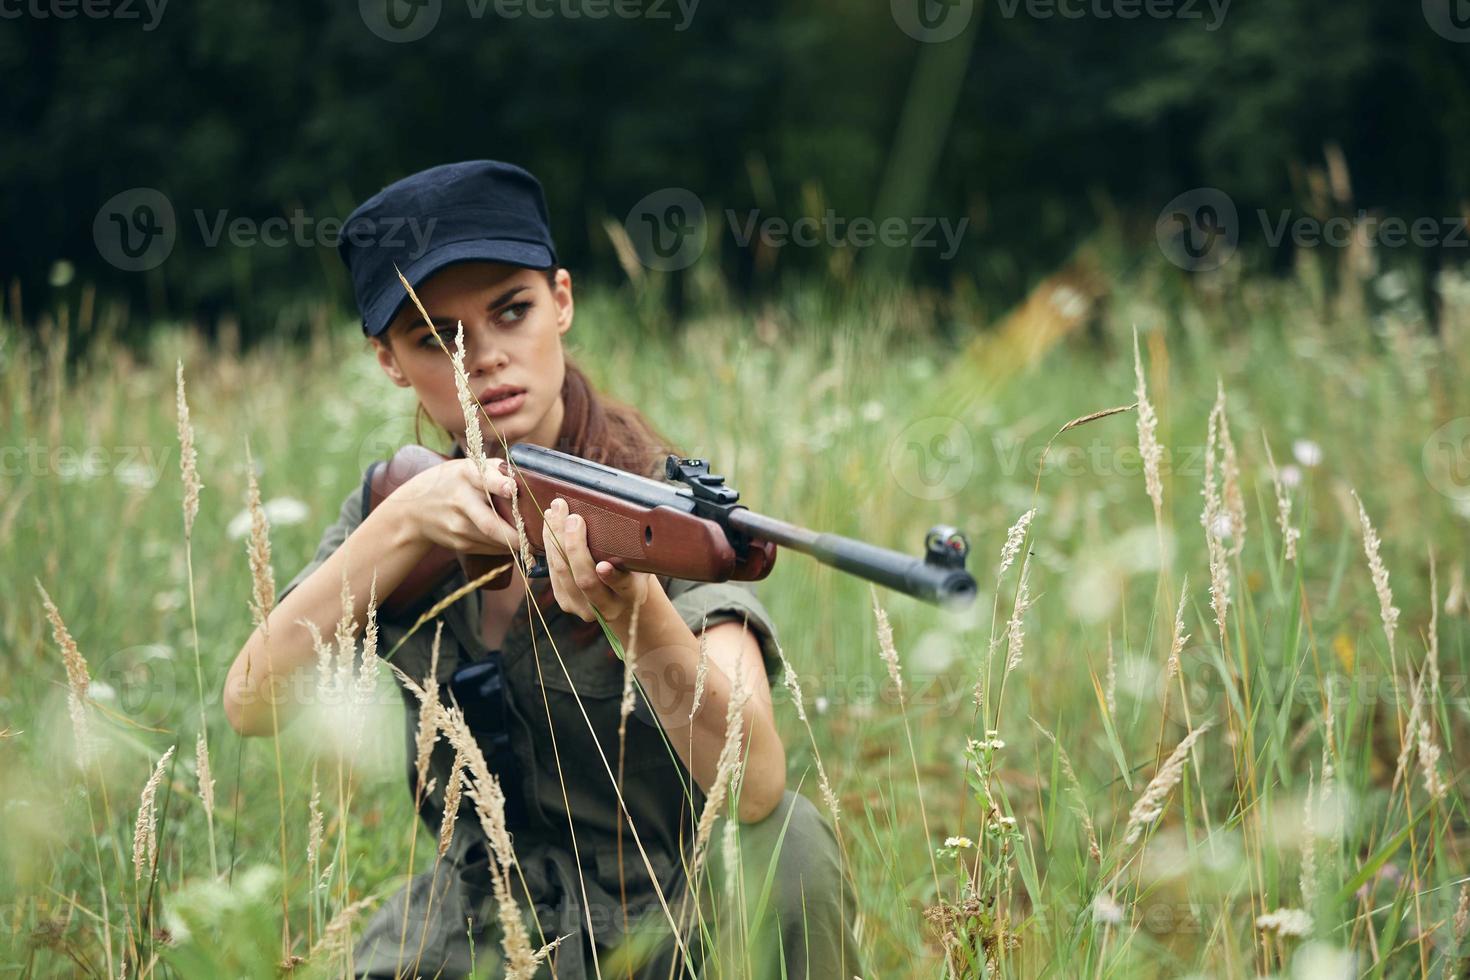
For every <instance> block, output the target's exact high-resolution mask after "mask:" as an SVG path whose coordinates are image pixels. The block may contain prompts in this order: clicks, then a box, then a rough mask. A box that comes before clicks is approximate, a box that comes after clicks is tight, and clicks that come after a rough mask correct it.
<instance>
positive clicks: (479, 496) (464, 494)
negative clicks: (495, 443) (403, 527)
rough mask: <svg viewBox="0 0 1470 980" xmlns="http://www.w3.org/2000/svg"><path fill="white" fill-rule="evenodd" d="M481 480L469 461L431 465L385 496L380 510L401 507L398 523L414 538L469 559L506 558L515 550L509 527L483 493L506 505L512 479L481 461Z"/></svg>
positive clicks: (492, 462) (516, 538) (493, 461)
mask: <svg viewBox="0 0 1470 980" xmlns="http://www.w3.org/2000/svg"><path fill="white" fill-rule="evenodd" d="M487 462H488V463H489V465H488V466H487V467H486V473H485V477H486V478H485V479H484V480H483V481H482V480H481V478H480V473H479V471H478V469H476V467H475V464H474V462H473V461H472V460H468V459H451V460H449V461H448V462H444V463H440V464H439V465H438V466H431V467H430V468H429V469H427V470H425V471H424V472H422V473H420V474H418V475H417V476H415V477H414V478H413V479H411V480H409V481H407V482H406V483H404V484H403V486H401V487H399V488H398V489H397V490H396V491H394V492H393V493H392V494H390V495H389V496H388V497H387V498H386V499H385V500H384V502H383V503H384V505H390V504H395V503H396V504H399V505H401V506H402V507H403V515H404V520H406V521H408V522H409V524H410V526H411V527H412V528H413V531H414V534H415V536H417V537H419V538H422V539H423V540H426V541H429V542H431V543H433V544H436V545H439V546H440V547H442V548H448V549H449V550H450V551H455V552H460V553H464V554H472V555H510V554H514V553H516V552H517V551H519V550H520V535H519V534H518V533H517V532H516V529H515V525H514V524H508V523H506V522H505V521H504V520H502V519H501V517H500V515H499V514H498V513H497V512H496V510H495V508H494V507H493V506H491V504H490V501H489V500H488V499H486V493H487V491H488V492H489V493H490V494H493V495H494V496H497V497H504V498H505V499H507V500H509V499H510V496H511V488H512V480H511V478H510V477H509V476H507V475H506V474H505V471H504V463H503V462H502V461H501V460H500V459H499V458H496V457H491V458H490V459H488V460H487Z"/></svg>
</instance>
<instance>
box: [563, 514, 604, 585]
mask: <svg viewBox="0 0 1470 980" xmlns="http://www.w3.org/2000/svg"><path fill="white" fill-rule="evenodd" d="M564 526H565V527H566V537H565V542H566V544H565V547H566V549H567V565H568V567H569V569H570V571H571V573H572V581H573V582H575V583H577V585H578V586H579V587H581V589H582V593H583V594H584V595H585V596H586V597H587V600H588V601H589V602H591V603H592V604H593V605H600V604H604V600H605V598H606V591H607V586H606V585H605V584H604V583H603V581H602V578H601V577H600V576H599V575H598V574H597V563H596V562H594V561H593V560H592V549H591V548H589V547H588V546H587V522H586V521H584V520H583V519H582V516H581V515H580V514H571V515H568V517H567V518H566V522H565V525H564Z"/></svg>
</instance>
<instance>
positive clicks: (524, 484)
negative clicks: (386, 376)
mask: <svg viewBox="0 0 1470 980" xmlns="http://www.w3.org/2000/svg"><path fill="white" fill-rule="evenodd" d="M447 461H448V457H446V456H443V455H441V454H440V453H436V452H434V451H433V450H431V449H428V448H426V447H424V446H417V445H411V446H405V447H403V448H402V449H400V450H399V451H398V452H397V453H396V454H395V455H394V456H393V458H392V459H390V460H388V461H387V462H386V463H379V464H377V465H375V466H374V467H373V468H372V470H371V471H370V472H369V475H368V478H367V485H366V486H365V487H364V491H363V492H364V501H363V502H364V505H365V506H364V514H366V512H367V511H369V510H371V509H372V508H373V507H376V506H378V505H379V504H381V503H382V502H383V500H385V499H386V498H387V497H388V496H389V495H390V494H392V493H394V492H395V491H397V490H398V489H399V488H400V487H402V486H403V484H405V483H407V482H408V481H409V480H410V479H412V478H413V477H415V476H417V475H418V474H420V473H422V472H424V471H425V470H427V469H430V468H432V467H434V466H438V465H439V464H441V463H444V462H447ZM517 475H518V481H519V484H520V486H519V494H518V497H517V506H518V509H519V510H520V515H521V521H522V525H523V526H524V527H525V531H526V538H527V540H528V541H529V543H530V545H531V548H532V550H533V551H534V552H536V553H537V554H544V553H545V551H546V546H545V544H546V543H545V538H546V534H545V521H544V520H543V518H542V512H543V511H545V509H546V508H547V507H548V506H550V504H551V501H552V500H554V499H556V498H557V497H561V498H562V499H563V500H565V501H566V502H567V507H568V510H569V511H570V512H571V513H573V514H577V515H579V516H580V517H581V518H582V519H583V520H584V521H585V522H586V528H587V531H586V533H587V546H588V550H589V551H591V553H592V558H593V560H594V561H603V560H606V561H610V562H612V563H613V564H614V565H616V566H618V567H619V568H622V569H626V570H628V571H642V572H652V573H654V574H657V575H662V576H668V577H672V578H682V579H687V580H690V581H696V582H723V581H727V580H730V579H737V580H742V581H752V580H755V579H761V578H764V577H765V576H766V575H767V574H769V573H770V571H771V567H772V565H774V563H775V560H776V546H775V545H774V544H772V543H771V542H769V541H754V542H752V543H751V544H750V546H749V547H748V548H747V549H746V555H745V557H744V558H743V559H741V558H740V557H739V556H738V555H737V554H736V551H735V549H734V548H733V547H732V546H731V544H730V541H729V539H728V537H727V536H726V534H725V532H724V530H723V529H722V528H721V527H720V526H719V525H718V524H716V523H715V522H714V521H711V520H706V519H704V518H701V517H697V516H695V515H694V514H691V513H686V512H682V511H678V510H675V509H673V508H670V507H647V506H644V505H641V504H637V503H632V502H630V501H626V500H623V499H621V498H619V497H616V496H612V495H610V494H605V493H602V492H600V491H597V490H593V489H590V488H587V487H582V486H579V485H576V484H573V483H568V482H566V481H563V480H559V479H556V478H554V477H549V476H546V475H544V474H541V473H536V472H533V471H531V470H529V469H526V468H525V467H521V468H519V469H518V470H517ZM491 502H492V504H493V505H494V507H495V509H496V512H497V513H498V514H499V515H500V517H501V519H502V520H504V521H505V522H506V523H507V524H510V525H511V526H512V527H514V526H515V524H516V519H515V513H514V511H513V510H512V507H511V502H510V501H509V500H507V499H505V498H504V497H499V496H493V497H492V498H491ZM423 503H424V504H425V505H427V504H430V503H432V501H424V502H423ZM553 546H554V543H553ZM505 561H506V559H505V557H503V556H500V555H482V554H455V553H454V552H452V551H450V550H449V549H447V548H440V547H435V548H433V549H431V550H430V551H429V552H428V554H426V555H425V556H424V558H423V559H422V560H421V561H420V562H419V564H418V565H417V566H415V567H414V568H413V570H411V571H410V572H409V574H408V575H407V576H405V577H404V580H403V581H402V582H401V583H400V584H399V585H398V587H397V588H396V589H394V590H393V592H392V593H391V594H390V595H389V596H388V597H387V598H385V599H384V600H383V602H382V603H381V608H382V610H383V612H384V613H385V614H387V615H390V616H394V617H401V616H405V615H409V614H412V613H416V612H419V611H421V610H422V608H423V606H424V605H425V600H426V599H427V597H428V596H429V594H430V593H431V592H433V591H434V590H435V589H436V588H438V586H439V585H440V584H441V583H443V581H444V580H445V579H446V578H448V577H449V576H450V575H451V574H453V572H454V567H455V564H456V562H458V564H459V565H460V567H461V568H463V570H464V573H465V577H466V579H467V580H468V581H473V580H475V579H476V578H479V577H480V576H482V575H484V574H485V573H487V572H488V571H490V570H491V569H492V568H494V567H495V566H497V565H500V564H503V563H504V562H505ZM515 574H518V573H517V572H515V571H513V570H512V571H510V572H508V573H506V574H501V575H497V576H495V577H494V578H493V579H491V580H490V582H489V583H487V584H486V585H484V586H482V588H484V589H487V590H497V589H503V588H505V587H506V586H507V585H509V584H510V580H511V576H512V575H515Z"/></svg>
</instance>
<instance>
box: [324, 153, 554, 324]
mask: <svg viewBox="0 0 1470 980" xmlns="http://www.w3.org/2000/svg"><path fill="white" fill-rule="evenodd" d="M550 226H551V219H550V216H549V215H548V214H547V211H546V197H545V195H543V194H542V192H541V184H540V183H539V182H538V181H537V180H536V178H535V177H533V176H531V175H530V174H529V173H527V172H526V171H525V170H522V169H521V168H520V167H517V166H515V165H513V164H509V163H501V162H499V161H498V160H467V161H465V162H464V163H446V164H444V165H442V166H438V167H431V168H429V169H428V170H422V171H420V172H418V173H416V174H412V175H410V176H408V177H405V178H403V179H402V180H399V181H396V182H395V183H392V184H389V185H388V186H387V187H385V188H383V189H382V190H381V191H379V192H378V193H376V194H374V195H373V196H372V197H370V198H368V199H367V200H366V201H364V202H363V203H362V204H360V205H359V206H358V207H357V208H356V210H354V211H353V212H352V213H351V214H350V215H348V216H347V220H346V222H344V223H343V226H342V238H341V241H340V242H339V243H338V245H337V251H338V253H339V254H340V255H341V256H342V261H343V262H345V263H347V270H348V272H349V273H350V274H351V276H352V291H353V294H354V295H355V296H356V298H357V309H358V311H359V312H361V313H362V330H363V333H365V334H367V335H368V336H369V337H376V336H377V335H378V334H380V333H382V332H383V331H384V330H387V329H388V325H389V324H390V323H392V322H393V318H394V317H395V316H397V315H398V311H399V309H400V308H401V307H402V306H403V304H404V303H406V302H408V293H407V292H406V291H405V290H404V288H403V283H401V282H399V281H398V275H397V274H396V273H395V272H394V271H393V267H394V266H395V265H396V266H397V267H398V268H399V269H401V270H402V271H403V275H404V276H405V277H406V278H407V279H408V281H409V283H411V284H412V285H413V287H414V288H415V289H417V288H418V287H419V286H420V285H421V284H422V283H423V282H424V281H425V280H426V279H428V278H429V277H430V276H432V275H433V274H434V273H436V272H438V271H439V270H440V269H442V268H444V267H445V266H446V265H450V264H452V263H454V262H469V261H474V260H480V261H488V262H504V263H506V264H508V265H521V266H526V267H527V268H531V269H549V268H551V267H552V266H554V265H556V264H557V261H556V247H555V246H554V245H553V244H552V242H551V227H550Z"/></svg>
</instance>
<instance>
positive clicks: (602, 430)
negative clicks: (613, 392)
mask: <svg viewBox="0 0 1470 980" xmlns="http://www.w3.org/2000/svg"><path fill="white" fill-rule="evenodd" d="M558 269H560V266H552V267H551V268H549V269H546V270H545V275H546V281H547V283H548V284H549V285H550V286H551V287H552V288H553V289H555V288H556V273H557V271H558ZM561 397H562V406H563V413H562V420H561V431H560V432H559V433H558V434H557V437H556V444H555V445H554V446H550V447H548V448H550V449H555V450H558V451H560V452H564V453H569V454H571V455H573V456H577V457H580V458H582V459H588V460H591V461H592V462H594V463H602V464H604V465H607V466H612V467H615V468H617V469H620V470H627V471H628V472H630V473H637V474H639V475H641V476H652V477H655V478H661V477H662V475H663V463H664V457H665V456H666V455H668V454H669V453H676V454H678V455H681V456H682V455H684V454H683V453H682V452H680V451H679V449H678V448H677V447H676V446H674V445H673V444H672V443H671V442H670V441H669V439H668V438H667V437H666V436H664V435H663V433H661V432H659V430H658V429H657V428H655V427H654V425H653V423H651V422H649V421H648V419H647V418H645V417H644V415H643V413H642V412H640V411H638V409H636V408H634V407H633V406H632V405H629V404H626V403H624V402H620V401H618V400H616V399H614V398H609V397H608V396H606V395H604V394H602V393H601V392H599V391H598V390H597V389H596V388H595V387H594V386H593V384H592V381H591V379H590V378H588V377H587V375H586V373H585V372H583V371H582V369H581V368H580V367H578V366H577V364H576V363H575V362H574V361H573V360H572V359H571V358H570V357H568V358H566V377H565V378H563V379H562V385H561ZM424 419H429V412H428V409H426V408H424V403H423V402H419V406H418V412H417V414H416V415H415V417H414V426H413V429H414V438H415V439H416V440H417V441H418V442H420V443H422V442H423V435H422V432H421V429H420V424H421V422H422V421H423V420H424ZM430 422H431V424H432V419H430ZM441 431H442V430H441ZM445 436H446V437H448V433H445Z"/></svg>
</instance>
